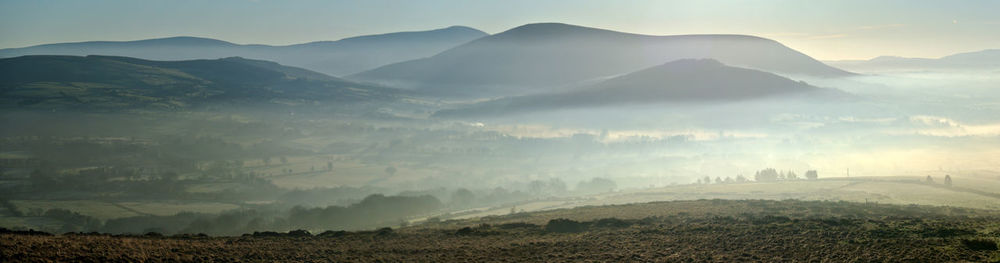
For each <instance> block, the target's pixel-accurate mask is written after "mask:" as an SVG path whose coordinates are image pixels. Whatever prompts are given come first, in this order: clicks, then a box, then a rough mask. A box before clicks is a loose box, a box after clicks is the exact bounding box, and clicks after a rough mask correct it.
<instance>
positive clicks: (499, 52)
mask: <svg viewBox="0 0 1000 263" xmlns="http://www.w3.org/2000/svg"><path fill="white" fill-rule="evenodd" d="M684 58H712V59H716V60H719V61H721V62H723V63H726V64H728V65H735V66H742V67H749V68H756V69H761V70H766V71H771V72H779V73H787V74H803V75H813V76H824V77H836V76H846V75H851V74H852V73H849V72H846V71H843V70H839V69H836V68H833V67H830V66H827V65H825V64H823V63H821V62H819V61H816V60H814V59H812V58H810V57H809V56H806V55H804V54H802V53H799V52H797V51H795V50H792V49H790V48H788V47H785V46H784V45H782V44H780V43H778V42H775V41H773V40H769V39H764V38H759V37H753V36H744V35H679V36H649V35H638V34H629V33H622V32H615V31H609V30H603V29H595V28H587V27H581V26H574V25H567V24H558V23H541V24H528V25H524V26H520V27H517V28H514V29H510V30H507V31H505V32H502V33H499V34H495V35H491V36H488V37H483V38H480V39H478V40H475V41H472V42H469V43H466V44H463V45H460V46H458V47H455V48H452V49H449V50H447V51H444V52H442V53H440V54H437V55H435V56H433V57H429V58H424V59H417V60H411V61H406V62H400V63H396V64H392V65H386V66H383V67H379V68H377V69H373V70H369V71H366V72H362V73H359V74H355V75H352V76H348V78H352V79H358V80H365V81H377V82H383V83H392V84H396V85H399V86H404V87H405V86H409V87H414V88H419V89H431V90H433V91H437V92H439V93H441V94H452V93H483V92H484V91H485V92H486V93H490V91H499V92H497V94H498V95H511V94H517V93H524V92H536V91H537V89H549V88H551V87H552V86H562V85H575V84H579V83H581V82H587V81H595V80H599V79H601V78H607V77H611V76H615V75H619V74H624V73H628V72H633V71H636V70H639V69H643V68H647V67H651V66H655V65H659V64H662V63H665V62H667V61H673V60H677V59H684ZM470 89H472V90H470ZM511 91H514V92H511Z"/></svg>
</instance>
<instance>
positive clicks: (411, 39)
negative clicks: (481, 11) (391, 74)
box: [0, 26, 486, 76]
mask: <svg viewBox="0 0 1000 263" xmlns="http://www.w3.org/2000/svg"><path fill="white" fill-rule="evenodd" d="M485 35H486V33H484V32H482V31H479V30H476V29H473V28H468V27H461V26H453V27H449V28H443V29H437V30H430V31H419V32H399V33H389V34H381V35H369V36H360V37H352V38H345V39H341V40H338V41H320V42H311V43H305V44H298V45H289V46H267V45H238V44H234V43H230V42H225V41H221V40H215V39H207V38H196V37H172V38H160V39H148V40H139V41H93V42H79V43H59V44H48V45H39V46H32V47H25V48H9V49H0V57H17V56H24V55H72V56H86V55H108V56H126V57H135V58H142V59H150V60H191V59H214V58H225V57H237V56H238V57H245V58H251V59H261V60H269V61H275V62H278V63H281V64H284V65H290V66H296V67H304V68H308V69H310V70H314V71H318V72H322V73H325V74H329V75H333V76H342V75H348V74H353V73H357V72H361V71H364V70H368V69H372V68H376V67H378V66H382V65H387V64H391V63H395V62H400V61H406V60H411V59H417V58H424V57H428V56H432V55H434V54H437V53H439V52H441V51H444V50H446V49H448V48H452V47H455V46H457V45H460V44H462V43H465V42H468V41H471V40H474V39H477V38H480V37H483V36H485Z"/></svg>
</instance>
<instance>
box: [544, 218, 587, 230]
mask: <svg viewBox="0 0 1000 263" xmlns="http://www.w3.org/2000/svg"><path fill="white" fill-rule="evenodd" d="M586 229H587V225H586V224H584V223H580V222H577V221H573V220H569V219H565V218H557V219H552V220H549V223H548V224H546V225H545V231H549V232H554V233H577V232H583V231H584V230H586Z"/></svg>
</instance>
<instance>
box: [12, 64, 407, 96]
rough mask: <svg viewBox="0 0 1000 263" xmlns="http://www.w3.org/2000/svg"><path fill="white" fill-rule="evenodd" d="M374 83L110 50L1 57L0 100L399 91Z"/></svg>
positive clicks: (285, 69)
mask: <svg viewBox="0 0 1000 263" xmlns="http://www.w3.org/2000/svg"><path fill="white" fill-rule="evenodd" d="M395 96H397V93H396V90H393V89H388V88H381V87H373V86H370V85H364V84H359V83H355V82H351V81H346V80H342V79H338V78H335V77H330V76H327V75H324V74H321V73H317V72H313V71H309V70H305V69H301V68H294V67H286V66H282V65H279V64H277V63H274V62H269V61H260V60H249V59H243V58H238V57H233V58H223V59H214V60H186V61H151V60H143V59H136V58H128V57H109V56H86V57H79V56H22V57H16V58H6V59H0V98H2V99H0V105H2V106H4V107H9V106H16V107H19V108H25V107H34V108H39V107H41V108H91V109H123V108H157V109H178V108H186V107H191V106H199V105H205V104H207V103H225V104H234V103H241V102H254V103H259V102H277V101H281V102H312V101H339V102H355V101H370V100H386V99H393V98H394V97H395Z"/></svg>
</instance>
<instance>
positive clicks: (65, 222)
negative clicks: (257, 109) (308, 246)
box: [2, 194, 442, 235]
mask: <svg viewBox="0 0 1000 263" xmlns="http://www.w3.org/2000/svg"><path fill="white" fill-rule="evenodd" d="M2 203H6V202H2ZM8 204H9V203H8ZM441 208H442V203H441V201H439V200H438V199H437V198H435V197H433V196H427V195H424V196H385V195H380V194H373V195H369V196H368V197H366V198H364V199H363V200H361V201H360V202H358V203H355V204H352V205H348V206H327V207H314V208H306V207H301V206H296V207H293V208H291V209H280V208H277V207H273V206H272V207H259V208H256V209H237V210H232V211H227V212H223V213H221V214H216V215H213V214H202V213H192V212H181V213H178V214H175V215H171V216H137V217H126V218H116V219H110V220H107V221H104V222H102V221H101V220H99V219H96V218H93V217H90V216H86V215H81V214H79V213H76V212H72V211H69V210H65V209H49V210H45V211H44V212H41V213H39V214H37V215H32V216H38V217H44V218H47V219H50V220H55V221H58V222H60V223H62V226H61V227H59V228H53V229H44V230H45V231H49V232H57V233H65V232H103V233H116V234H118V233H131V234H143V233H147V232H157V233H161V234H195V233H205V234H209V235H240V234H244V233H252V232H255V231H287V230H292V229H310V230H360V229H372V228H377V227H385V226H393V225H398V224H400V222H402V221H403V220H404V219H405V218H408V217H411V216H414V215H420V214H427V213H431V212H437V211H439V210H440V209H441ZM15 211H16V208H15Z"/></svg>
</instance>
